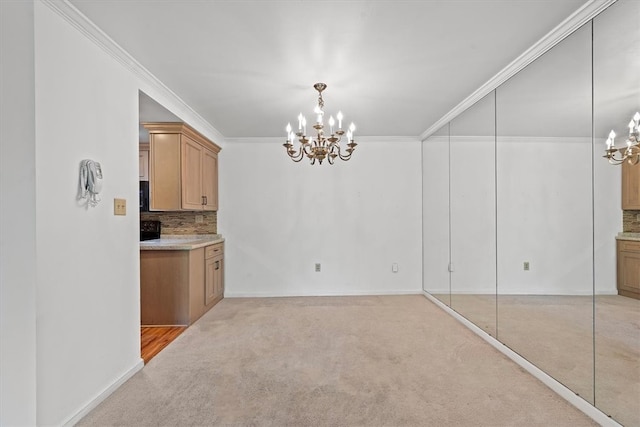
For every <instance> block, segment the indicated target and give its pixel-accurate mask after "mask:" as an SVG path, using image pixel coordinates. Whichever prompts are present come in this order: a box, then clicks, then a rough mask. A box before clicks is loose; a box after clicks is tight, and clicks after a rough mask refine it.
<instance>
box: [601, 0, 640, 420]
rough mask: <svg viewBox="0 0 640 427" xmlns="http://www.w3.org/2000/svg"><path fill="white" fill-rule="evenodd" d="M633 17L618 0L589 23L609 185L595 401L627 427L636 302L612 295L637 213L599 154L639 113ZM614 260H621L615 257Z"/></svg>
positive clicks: (639, 361)
mask: <svg viewBox="0 0 640 427" xmlns="http://www.w3.org/2000/svg"><path fill="white" fill-rule="evenodd" d="M639 17H640V2H638V1H633V0H619V1H618V2H616V3H614V4H613V5H611V6H610V7H609V8H608V9H606V10H605V11H604V12H602V13H601V14H600V15H598V16H597V17H595V18H594V20H593V64H594V70H593V92H594V155H595V159H596V160H595V165H594V166H595V168H594V179H595V181H596V182H601V183H605V184H604V185H605V186H606V187H607V188H608V192H601V193H596V200H595V207H596V209H595V212H594V223H595V227H594V233H595V236H596V241H597V242H598V241H600V244H599V245H596V252H595V255H596V256H595V259H596V270H595V278H596V281H595V289H596V296H595V404H596V407H598V408H599V409H600V410H602V411H603V412H604V413H606V414H608V415H610V416H611V417H613V418H614V419H615V420H617V421H618V422H620V423H621V424H623V425H625V426H640V409H639V408H640V403H639V402H640V300H637V299H633V298H629V297H627V296H622V295H617V290H616V254H615V247H616V240H615V237H616V234H617V233H618V232H620V231H628V232H634V231H635V232H639V231H640V228H637V227H638V226H637V225H636V224H637V223H636V221H634V220H635V218H636V216H637V214H639V213H640V212H638V211H635V210H627V211H625V212H624V214H625V215H624V217H625V218H626V220H625V221H624V224H623V223H622V217H623V215H622V212H621V208H620V206H621V191H620V190H621V182H620V174H621V167H620V166H613V165H609V164H608V162H607V161H606V160H605V159H603V158H602V155H603V154H604V148H605V140H606V138H607V135H608V133H609V131H610V130H611V129H613V130H614V131H615V132H616V133H617V134H618V138H616V143H617V145H618V144H620V143H622V141H623V140H624V139H625V138H624V136H626V135H627V134H628V128H627V123H628V122H629V120H630V118H631V116H632V115H633V114H634V113H635V112H636V111H639V110H640V27H639V25H638V18H639ZM631 168H640V165H636V166H631ZM638 176H640V175H635V177H636V179H637V177H638ZM635 188H636V189H637V188H638V187H637V186H636V187H635ZM629 236H631V237H629ZM636 236H637V235H636ZM620 237H621V238H622V239H620V240H619V244H630V245H639V244H640V242H634V241H633V240H626V239H627V238H633V235H632V234H626V235H624V236H620ZM623 239H625V240H623ZM633 257H634V256H631V257H630V258H626V260H630V261H633V259H634V258H633ZM619 262H620V263H621V266H622V265H624V264H625V263H626V262H627V261H625V257H621V259H620V260H619ZM639 280H640V278H638V277H636V278H635V283H636V285H638V281H639Z"/></svg>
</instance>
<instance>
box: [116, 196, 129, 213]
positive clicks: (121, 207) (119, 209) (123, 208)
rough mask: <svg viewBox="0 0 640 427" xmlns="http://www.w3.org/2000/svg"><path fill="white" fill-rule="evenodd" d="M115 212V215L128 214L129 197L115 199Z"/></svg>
mask: <svg viewBox="0 0 640 427" xmlns="http://www.w3.org/2000/svg"><path fill="white" fill-rule="evenodd" d="M113 214H114V215H126V214H127V199H113Z"/></svg>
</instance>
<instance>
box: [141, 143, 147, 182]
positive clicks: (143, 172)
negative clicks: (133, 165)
mask: <svg viewBox="0 0 640 427" xmlns="http://www.w3.org/2000/svg"><path fill="white" fill-rule="evenodd" d="M139 157H140V165H139V175H140V181H149V150H140V152H139Z"/></svg>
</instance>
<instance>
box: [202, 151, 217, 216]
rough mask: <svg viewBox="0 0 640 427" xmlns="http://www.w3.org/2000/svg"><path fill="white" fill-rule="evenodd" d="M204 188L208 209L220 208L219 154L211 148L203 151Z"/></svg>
mask: <svg viewBox="0 0 640 427" xmlns="http://www.w3.org/2000/svg"><path fill="white" fill-rule="evenodd" d="M202 188H203V191H204V197H205V204H204V209H205V210H207V211H217V210H218V155H217V154H216V153H214V152H213V151H211V150H207V149H206V148H205V149H203V152H202Z"/></svg>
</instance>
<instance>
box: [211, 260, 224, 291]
mask: <svg viewBox="0 0 640 427" xmlns="http://www.w3.org/2000/svg"><path fill="white" fill-rule="evenodd" d="M213 261H214V265H213V286H214V293H215V297H216V298H218V297H222V296H223V295H224V257H223V255H218V256H216V257H215V258H213Z"/></svg>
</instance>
